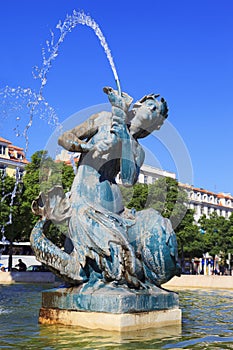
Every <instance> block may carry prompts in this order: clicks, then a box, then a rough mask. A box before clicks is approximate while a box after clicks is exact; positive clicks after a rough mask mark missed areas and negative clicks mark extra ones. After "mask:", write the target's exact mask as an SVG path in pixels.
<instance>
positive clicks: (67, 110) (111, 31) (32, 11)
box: [0, 0, 233, 194]
mask: <svg viewBox="0 0 233 350" xmlns="http://www.w3.org/2000/svg"><path fill="white" fill-rule="evenodd" d="M74 9H75V10H77V11H80V10H84V12H85V13H86V14H89V15H90V16H91V17H92V18H93V19H94V20H95V21H96V22H97V23H98V24H99V26H100V28H101V30H102V31H103V34H104V35H105V38H106V40H107V42H108V45H109V48H110V50H111V52H112V56H113V59H114V62H115V65H116V69H117V72H118V75H119V78H120V82H121V87H122V90H123V91H126V92H128V93H129V94H130V95H131V96H132V97H134V100H135V101H136V100H137V99H139V98H140V97H142V96H143V95H145V94H147V93H151V92H155V93H160V94H161V96H163V97H164V98H165V99H166V100H167V102H168V106H169V118H168V122H169V123H170V124H168V125H172V128H174V130H175V134H176V137H174V142H173V136H174V134H171V139H170V140H169V142H168V141H166V142H165V144H163V142H162V143H161V138H160V137H159V133H158V140H157V139H156V136H155V137H154V138H148V139H145V140H143V144H144V145H145V147H146V148H148V149H149V151H150V152H151V153H153V155H154V156H155V158H156V159H157V160H158V163H159V165H160V166H161V167H162V168H164V169H166V170H168V171H176V172H177V169H176V164H175V163H176V161H175V162H174V159H173V158H174V154H175V153H180V157H181V159H182V149H181V150H180V149H178V143H177V135H178V136H179V137H180V139H181V140H182V142H183V145H184V148H185V149H186V150H187V151H188V153H189V155H190V159H191V163H192V169H193V180H192V184H193V185H194V186H196V187H202V188H205V189H208V190H211V191H215V192H226V193H229V192H230V193H232V194H233V181H232V178H233V163H232V150H233V147H232V146H233V138H232V129H233V122H232V118H233V98H232V93H233V44H232V42H233V40H232V39H233V22H232V17H233V2H232V0H222V1H221V2H220V1H217V0H195V1H193V0H189V1H187V0H177V1H174V0H163V1H157V0H145V1H143V2H139V1H126V0H124V1H123V0H118V1H117V2H111V1H107V0H96V1H93V0H85V1H84V0H80V1H78V0H76V1H73V0H69V1H64V0H61V1H57V0H48V1H45V0H40V1H39V0H33V1H30V0H2V1H1V2H0V31H1V37H0V47H1V55H0V91H4V89H5V87H6V86H10V87H11V88H14V87H18V86H20V87H22V88H30V89H33V90H34V91H36V92H38V90H39V87H40V83H39V81H38V80H36V79H34V78H33V76H32V70H33V67H34V66H35V65H37V66H39V67H41V64H42V55H41V50H42V48H43V47H46V40H50V38H51V34H50V30H51V31H53V32H54V34H55V37H56V35H57V36H58V34H59V32H58V30H57V29H56V25H57V23H58V21H59V20H62V21H63V20H64V19H65V16H66V14H71V13H72V11H73V10H74ZM47 78H48V80H47V84H46V86H45V88H44V90H43V96H44V98H45V99H46V101H47V102H48V104H49V105H50V106H52V107H53V108H54V109H55V111H56V114H57V116H58V119H59V121H60V122H63V121H64V120H66V119H67V118H68V117H69V116H71V115H73V114H74V113H77V112H78V111H80V110H82V109H84V108H87V107H90V106H93V105H98V104H101V103H106V102H107V99H106V95H105V94H104V93H103V92H102V88H103V87H104V86H106V85H107V86H113V87H115V81H114V76H113V73H112V70H111V68H110V65H109V63H108V60H107V58H106V55H105V53H104V50H103V49H102V47H101V46H100V43H99V40H98V38H97V37H96V36H95V34H94V32H93V31H92V30H91V29H90V28H88V27H85V26H81V25H79V26H77V28H75V29H74V30H73V31H72V32H71V33H69V34H68V35H67V37H66V38H65V40H64V42H63V43H62V45H61V47H60V50H59V54H58V56H57V58H56V59H55V60H54V61H53V62H52V67H51V69H50V72H49V74H48V76H47ZM2 99H4V98H3V94H1V101H2ZM1 103H2V102H1ZM4 108H5V109H6V107H4ZM14 113H15V114H14ZM21 113H22V112H21ZM18 114H19V111H16V112H11V113H9V116H7V117H3V114H0V136H2V137H5V138H9V139H10V140H12V141H13V142H14V143H15V144H17V145H21V146H23V147H24V144H25V140H24V139H23V138H22V137H18V138H16V137H15V136H14V134H15V130H13V129H15V128H16V125H17V121H16V119H17V115H18ZM24 117H25V116H24V115H22V114H21V115H20V123H21V125H20V126H19V128H23V125H26V124H27V123H26V122H25V120H26V119H25V120H24ZM7 118H8V119H7ZM25 118H26V117H25ZM77 119H78V118H77ZM78 122H79V120H77V124H78ZM53 130H54V129H53V128H52V127H51V126H50V125H48V122H47V121H46V120H41V119H40V118H39V116H38V115H37V116H35V117H34V118H33V124H32V126H31V128H30V129H29V132H28V134H29V148H28V153H27V155H28V158H30V155H31V154H33V153H34V152H35V151H37V150H40V149H43V148H44V145H45V144H46V142H47V140H48V138H49V136H50V134H51V133H52V132H53ZM165 131H166V128H165ZM161 132H162V129H161ZM155 139H156V140H155ZM184 167H185V164H184ZM178 173H179V171H178ZM178 176H179V174H178ZM182 181H185V180H184V179H182ZM187 181H189V180H187ZM190 181H191V180H190Z"/></svg>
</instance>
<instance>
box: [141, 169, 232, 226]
mask: <svg viewBox="0 0 233 350" xmlns="http://www.w3.org/2000/svg"><path fill="white" fill-rule="evenodd" d="M164 176H166V177H171V178H172V179H175V178H176V175H175V173H172V172H169V171H165V170H161V169H157V168H154V167H152V166H149V165H143V166H142V168H141V171H140V175H139V179H138V182H140V183H144V184H153V183H154V182H155V181H156V180H158V179H159V178H160V177H164ZM179 186H180V187H181V188H183V189H184V190H185V191H186V192H187V194H188V199H189V203H188V207H189V209H193V210H194V212H195V213H194V220H195V222H196V223H197V222H198V220H199V219H200V217H201V216H202V215H204V214H205V215H206V216H207V217H209V216H210V214H211V213H213V212H216V213H217V215H219V216H223V217H224V218H229V217H230V215H231V213H232V212H233V196H231V194H230V193H227V194H226V193H214V192H211V191H208V190H204V189H203V188H196V187H194V186H191V185H186V184H182V183H179Z"/></svg>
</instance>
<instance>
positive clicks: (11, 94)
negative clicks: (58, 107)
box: [0, 10, 121, 235]
mask: <svg viewBox="0 0 233 350" xmlns="http://www.w3.org/2000/svg"><path fill="white" fill-rule="evenodd" d="M78 24H81V25H86V26H88V27H90V28H92V29H93V30H94V32H95V34H96V36H97V37H98V39H99V40H100V44H101V46H102V47H103V48H104V51H105V53H106V56H107V58H108V61H109V63H110V66H111V69H112V71H113V75H114V78H115V81H116V84H117V88H118V92H119V94H120V92H121V89H120V83H119V78H118V75H117V71H116V68H115V65H114V62H113V58H112V55H111V51H110V49H109V47H108V44H107V42H106V39H105V37H104V35H103V33H102V31H101V29H100V28H99V26H98V24H97V23H96V22H95V21H94V20H93V19H92V18H91V17H90V16H88V15H86V14H85V13H84V12H83V11H82V12H77V11H75V10H74V11H73V13H72V14H71V15H67V16H66V18H65V20H64V21H63V22H62V21H59V23H58V24H57V26H56V28H57V29H59V31H60V35H59V37H58V39H57V41H56V40H55V34H54V33H53V32H52V31H51V39H50V40H47V41H46V45H47V48H43V49H42V67H41V68H39V67H38V66H35V67H34V68H33V72H32V73H33V77H34V78H35V79H39V80H40V87H39V91H38V92H36V91H32V90H31V89H30V88H22V87H20V86H19V87H17V88H12V87H9V86H6V87H5V88H4V89H1V90H0V101H1V104H0V105H1V107H0V113H1V115H2V117H3V120H4V119H5V120H7V119H9V118H12V119H13V121H12V124H13V125H14V128H13V131H14V134H15V136H16V137H17V138H19V137H23V138H24V139H25V147H24V149H25V154H27V151H28V148H29V136H28V131H29V129H30V128H31V126H32V124H33V119H34V118H35V117H36V116H37V115H38V116H39V118H40V119H45V120H46V121H47V122H48V124H51V125H54V126H55V127H58V129H59V133H61V132H62V126H61V124H60V123H59V118H58V117H57V115H56V112H55V110H54V108H53V107H51V106H50V105H49V104H48V102H47V101H46V99H45V98H44V95H43V90H44V87H45V85H46V84H47V79H48V73H49V71H50V68H51V67H52V62H53V61H54V60H55V59H56V57H57V56H58V53H59V47H60V45H61V44H62V43H63V41H64V40H65V37H66V35H67V34H68V33H70V32H71V31H72V30H73V29H74V28H75V27H76V26H77V25H78ZM25 116H27V120H26V121H25ZM8 122H9V120H8ZM25 122H26V125H25ZM71 163H72V165H73V169H74V171H75V168H76V166H75V164H74V160H73V157H72V156H71ZM5 174H6V173H5ZM17 174H19V168H18V167H17V168H16V182H15V187H14V190H13V192H12V193H7V194H4V196H3V197H2V201H3V200H4V199H5V198H6V197H7V196H11V203H10V205H11V207H12V206H13V204H14V198H15V195H16V192H17V189H18V184H19V176H18V175H17ZM2 180H3V182H4V176H3V177H2ZM10 224H12V214H11V212H10V215H9V220H8V222H7V223H6V224H5V225H10ZM2 232H3V235H4V226H3V227H2Z"/></svg>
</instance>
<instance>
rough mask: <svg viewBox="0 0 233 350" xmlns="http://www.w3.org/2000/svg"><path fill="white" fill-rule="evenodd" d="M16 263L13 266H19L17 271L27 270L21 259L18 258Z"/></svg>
mask: <svg viewBox="0 0 233 350" xmlns="http://www.w3.org/2000/svg"><path fill="white" fill-rule="evenodd" d="M18 262H19V263H18V264H17V265H15V267H18V268H19V271H26V270H27V265H26V264H24V262H23V261H22V259H19V260H18Z"/></svg>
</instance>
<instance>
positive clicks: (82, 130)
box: [58, 114, 99, 152]
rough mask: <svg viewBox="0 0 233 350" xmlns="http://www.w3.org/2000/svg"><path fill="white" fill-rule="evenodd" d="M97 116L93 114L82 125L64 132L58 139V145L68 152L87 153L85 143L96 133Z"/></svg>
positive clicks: (87, 146) (87, 148) (87, 147)
mask: <svg viewBox="0 0 233 350" xmlns="http://www.w3.org/2000/svg"><path fill="white" fill-rule="evenodd" d="M98 116H99V114H94V115H92V116H91V117H90V118H88V119H87V120H86V121H85V122H83V123H82V124H80V125H78V126H76V127H75V128H73V129H71V130H69V131H65V132H64V133H63V134H62V135H61V136H60V137H59V139H58V144H59V145H60V146H62V147H64V148H65V149H66V150H67V151H70V152H87V151H88V150H89V145H88V144H87V141H88V140H89V139H90V138H91V137H92V136H93V135H94V134H95V133H96V132H97V130H98V126H97V124H96V119H97V118H98Z"/></svg>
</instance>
